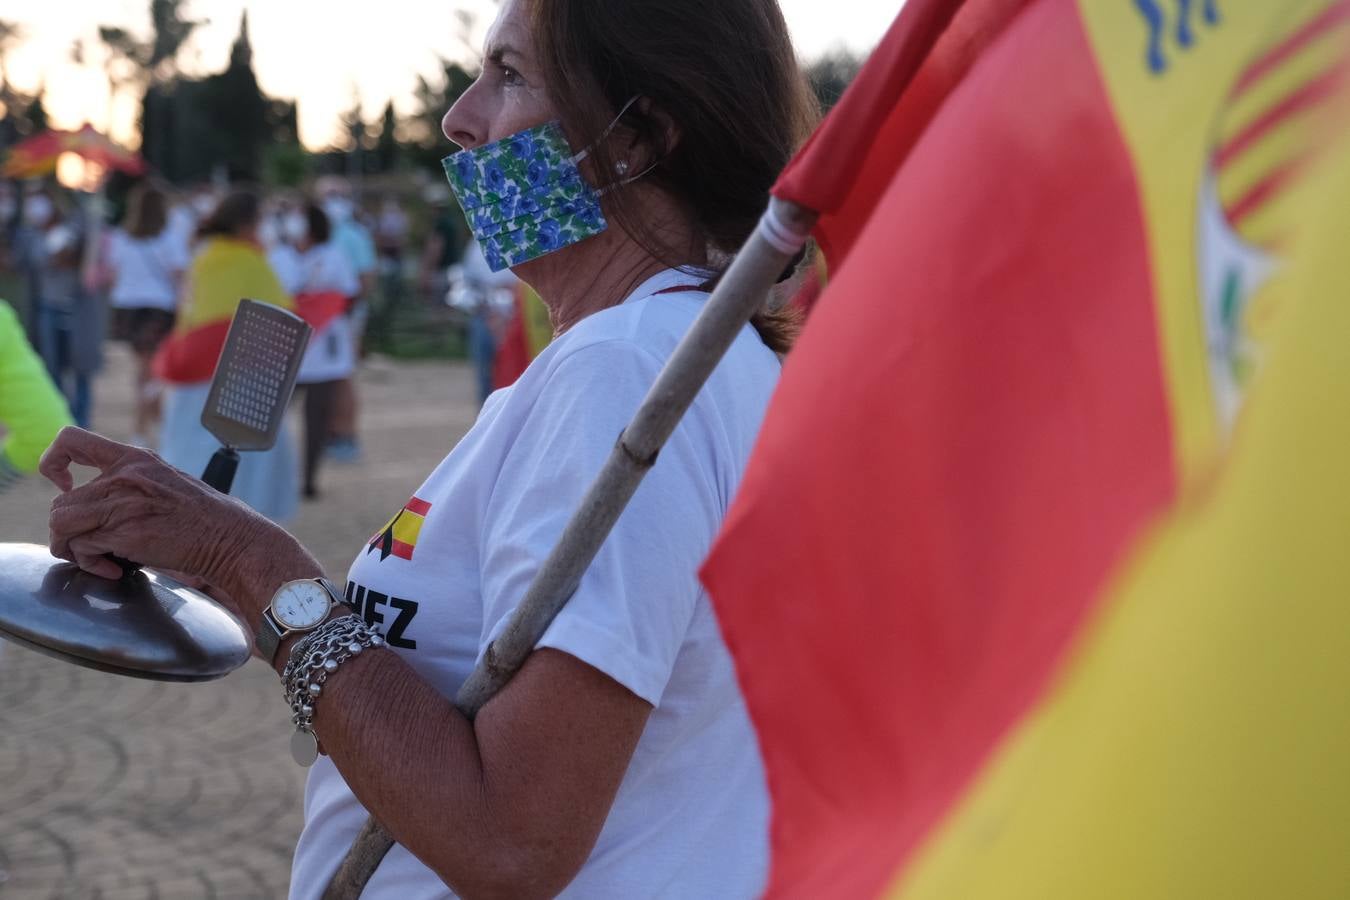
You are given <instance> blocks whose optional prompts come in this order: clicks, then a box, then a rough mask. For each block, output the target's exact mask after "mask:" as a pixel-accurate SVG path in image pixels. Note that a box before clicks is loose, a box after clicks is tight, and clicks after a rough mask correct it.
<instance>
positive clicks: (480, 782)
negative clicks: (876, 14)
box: [44, 0, 816, 900]
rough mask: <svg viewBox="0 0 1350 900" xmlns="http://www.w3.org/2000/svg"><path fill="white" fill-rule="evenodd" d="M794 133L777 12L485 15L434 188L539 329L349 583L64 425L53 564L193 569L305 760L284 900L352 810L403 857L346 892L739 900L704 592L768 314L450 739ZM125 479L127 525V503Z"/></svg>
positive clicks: (801, 134)
mask: <svg viewBox="0 0 1350 900" xmlns="http://www.w3.org/2000/svg"><path fill="white" fill-rule="evenodd" d="M815 116H816V108H815V104H814V101H813V100H812V97H811V94H810V91H809V88H808V87H807V85H806V82H805V79H804V78H803V76H802V73H801V71H800V69H799V68H798V65H797V62H796V55H795V53H794V52H793V48H792V45H791V42H790V40H789V38H788V32H787V27H786V25H785V23H784V21H783V17H782V13H781V12H780V10H779V8H778V6H777V4H776V3H775V2H774V0H505V2H503V3H502V4H501V6H500V7H499V13H498V16H497V19H496V21H495V23H494V24H493V26H492V28H491V29H490V31H489V33H488V36H487V46H486V52H485V54H484V60H483V70H482V73H481V75H480V76H479V77H478V79H477V80H476V81H475V82H474V83H473V85H472V86H471V87H470V88H469V89H468V90H467V91H466V92H465V93H464V94H463V96H462V97H460V99H459V100H458V101H457V102H456V104H455V106H454V108H453V109H451V110H450V111H449V113H448V114H447V115H446V117H445V120H444V123H443V129H444V131H445V133H446V135H447V136H448V137H449V138H450V139H451V140H452V141H454V142H455V143H456V144H458V145H459V146H460V147H462V148H463V149H462V150H461V151H459V152H458V153H455V154H452V155H451V156H449V157H448V158H447V159H446V161H445V170H446V173H447V177H448V178H449V181H450V183H451V185H452V187H453V189H454V191H455V193H456V195H457V196H458V198H459V200H460V203H461V205H462V206H463V208H464V209H465V211H466V213H467V215H468V219H469V224H470V226H471V228H472V229H473V232H474V234H475V237H476V238H477V240H478V241H479V243H480V245H481V246H482V248H483V251H484V255H485V257H486V259H487V262H488V265H489V266H490V267H491V268H494V269H502V268H510V269H511V270H512V271H513V272H514V273H515V274H516V275H517V276H518V277H519V278H520V279H522V280H523V281H524V282H526V283H527V284H529V285H531V286H532V287H533V288H534V289H536V290H537V291H538V293H539V295H540V296H541V297H542V298H543V301H544V302H545V304H547V306H548V309H549V313H550V317H551V319H552V322H553V327H554V331H555V333H556V337H555V338H554V340H553V341H552V342H551V343H550V344H549V346H548V347H547V348H545V349H544V350H543V352H541V353H540V354H539V356H538V357H536V358H535V359H534V360H533V361H532V362H531V363H530V365H529V367H528V368H527V369H526V370H525V372H524V374H523V375H521V377H520V378H519V379H518V380H517V381H516V382H515V383H514V384H513V385H511V386H510V387H508V388H503V389H501V390H498V391H497V392H495V393H494V394H493V395H492V396H491V397H490V398H488V402H487V403H486V404H485V405H484V406H483V409H482V411H481V412H480V414H479V416H478V419H477V421H476V422H475V423H474V425H473V427H472V428H471V429H470V430H469V432H468V433H467V434H466V435H465V436H464V437H463V438H462V439H461V440H460V441H459V442H458V443H457V444H456V445H455V446H454V447H453V448H447V449H448V450H449V452H448V454H447V455H446V456H445V458H444V459H443V461H442V462H441V463H440V464H439V465H438V466H437V467H436V469H435V470H434V471H433V472H432V473H431V474H430V475H429V476H428V477H427V478H426V480H425V481H424V482H423V483H422V484H421V485H420V486H419V487H418V488H417V489H416V490H415V491H414V493H413V496H412V497H411V498H407V499H406V501H405V499H404V498H403V497H396V498H391V503H390V510H389V512H390V518H389V519H388V521H387V523H386V524H385V525H384V526H382V527H381V528H379V529H378V530H377V531H376V532H375V533H374V534H373V535H372V537H371V538H370V540H369V541H368V542H366V543H364V544H363V545H362V546H360V547H359V548H356V549H357V555H356V558H355V560H354V562H353V563H352V565H351V567H350V569H349V570H348V571H347V574H346V586H345V590H344V589H343V588H340V587H338V586H335V585H331V584H329V583H327V582H325V581H322V580H321V579H322V578H323V576H324V575H325V573H324V571H323V570H322V568H321V567H320V566H319V564H318V563H317V562H316V561H315V560H314V559H313V557H312V556H310V555H309V553H308V552H306V551H305V550H304V548H303V547H301V546H300V544H299V543H298V542H297V541H296V540H295V539H294V538H292V537H291V536H290V535H288V534H286V532H284V531H283V530H281V529H280V528H277V527H275V526H273V525H271V524H270V523H267V522H265V521H262V520H260V519H259V518H257V517H254V516H251V515H250V514H249V513H248V512H247V510H244V509H242V508H240V507H238V506H236V505H231V504H230V503H229V501H228V500H226V499H223V498H217V497H213V496H212V495H211V494H210V493H209V491H207V490H205V489H203V488H202V487H200V486H199V485H198V484H197V483H196V482H194V481H192V480H191V479H187V478H184V477H182V476H181V475H179V474H178V473H177V472H175V471H174V470H172V469H170V468H168V467H165V466H163V465H162V464H160V463H158V462H157V461H155V460H154V459H151V458H148V457H143V456H138V455H136V451H133V450H130V449H128V448H125V447H123V446H122V445H120V444H116V443H113V442H111V441H107V440H105V439H103V438H99V437H97V436H94V435H88V434H85V433H82V432H78V431H69V432H66V433H63V435H62V436H61V437H60V438H58V439H57V442H56V444H55V445H54V447H53V449H52V451H50V453H49V454H48V457H47V461H46V462H45V463H44V471H45V472H46V473H47V474H48V475H49V476H50V477H52V478H53V479H54V480H55V481H56V482H57V484H58V485H60V486H62V487H63V488H69V487H70V479H69V474H68V473H67V466H68V463H69V462H71V461H75V462H81V463H87V464H93V465H95V466H96V467H98V468H100V469H103V470H106V471H111V472H114V473H116V476H117V477H116V478H115V479H113V480H109V481H104V480H102V479H95V481H94V482H92V484H91V485H89V486H85V487H80V488H75V489H72V490H70V491H69V492H68V493H66V494H64V495H63V496H62V497H60V498H58V499H57V501H56V502H55V503H54V505H53V511H52V517H51V527H52V535H53V552H54V553H55V554H56V555H57V556H61V557H63V558H67V559H74V560H75V561H77V562H78V563H79V564H80V565H81V566H84V567H86V568H89V569H90V570H92V571H96V572H102V573H107V574H115V567H113V566H111V565H110V564H109V563H108V562H107V561H106V560H105V559H104V558H103V557H102V556H101V554H102V553H104V552H108V551H112V552H115V553H118V554H120V555H123V556H126V557H128V558H135V559H138V560H144V561H146V562H147V563H148V564H152V565H162V566H165V567H167V568H171V569H174V570H176V571H182V572H187V573H189V574H192V575H196V576H200V577H201V578H204V579H205V580H206V581H207V582H208V583H209V584H210V585H212V589H213V590H215V591H216V592H217V593H218V594H219V595H220V596H221V597H222V602H225V603H227V604H228V605H230V606H231V608H232V609H234V610H235V612H236V613H237V614H238V615H239V616H240V618H241V619H242V620H243V621H244V622H246V623H247V624H248V626H249V627H250V628H251V629H254V630H255V633H256V635H257V655H258V656H259V657H260V658H262V659H263V660H265V661H266V662H268V663H269V664H270V665H272V666H273V667H274V668H275V670H276V671H277V672H278V673H279V674H282V675H283V676H284V677H283V683H282V690H283V692H284V693H285V695H286V697H287V698H288V701H289V702H290V703H291V704H292V709H293V711H294V715H295V719H294V721H295V723H296V728H295V730H294V731H293V733H292V752H293V754H294V755H295V757H296V759H297V761H299V762H303V763H306V764H310V763H312V764H313V768H312V769H311V773H310V778H309V783H308V786H307V789H306V797H305V827H304V831H303V833H302V835H301V838H300V844H299V847H298V848H297V851H296V855H295V861H294V867H293V874H292V879H291V896H292V897H293V898H296V900H310V898H318V897H320V896H321V895H322V894H323V891H324V887H325V885H326V884H327V883H328V881H329V879H330V877H331V876H332V875H333V874H334V872H335V871H336V870H337V868H338V866H339V863H340V861H341V859H342V857H343V854H344V851H345V850H346V848H347V846H348V845H349V844H350V842H351V840H352V838H353V836H354V835H356V834H357V832H358V831H359V830H360V828H361V826H362V823H363V822H364V820H365V818H366V816H367V812H369V813H370V814H371V815H373V816H374V817H375V818H377V819H378V820H379V821H380V822H381V823H383V824H384V825H385V826H386V827H387V828H388V830H389V832H390V833H391V834H393V835H395V836H396V837H397V840H398V843H397V844H396V845H395V846H394V847H393V848H392V849H391V850H390V851H389V853H388V854H387V855H386V856H385V857H384V858H383V861H382V862H381V864H380V865H379V868H378V869H377V871H376V872H375V874H374V878H373V879H372V880H371V881H370V882H369V884H368V885H367V886H366V887H365V890H364V893H363V894H362V896H364V897H368V898H400V900H402V898H444V897H451V896H465V897H486V896H492V897H520V898H527V897H549V896H555V895H561V896H564V897H575V898H602V900H605V898H615V900H618V898H625V900H626V898H642V897H679V898H703V897H717V898H749V897H755V896H758V895H759V894H760V893H761V892H762V890H763V889H764V887H765V885H764V879H765V876H766V872H767V862H768V854H769V836H768V833H767V829H768V820H769V798H768V794H767V789H766V785H765V775H764V768H763V764H762V761H761V759H760V757H759V751H758V748H757V743H756V739H755V733H754V730H753V728H752V727H751V724H750V721H749V719H748V716H747V713H746V708H745V703H744V700H743V698H742V696H741V693H740V689H739V686H738V683H737V678H736V673H735V670H734V667H733V665H732V661H731V657H730V654H729V653H728V651H727V648H726V646H725V644H724V643H723V640H722V636H721V633H720V631H719V628H718V623H717V618H716V615H715V612H714V610H713V608H712V605H711V603H710V602H709V599H708V597H707V596H706V594H705V593H704V592H703V590H702V589H701V587H700V586H699V582H698V580H697V574H696V573H697V570H698V567H699V565H700V563H701V561H702V560H703V558H704V556H705V554H706V552H707V549H708V547H709V545H710V543H711V541H712V539H713V536H714V535H715V534H716V533H717V531H718V529H719V527H720V526H721V524H722V521H723V518H724V516H725V515H726V511H727V506H728V503H729V502H730V500H731V497H732V495H733V494H734V492H735V491H736V488H737V485H738V483H739V482H740V480H741V477H742V474H743V471H744V468H745V465H746V461H747V459H748V457H749V454H750V449H751V446H752V444H753V442H754V440H755V437H756V433H757V431H758V429H759V426H760V422H761V421H762V418H763V416H764V413H765V409H766V407H767V404H768V401H769V397H770V394H771V393H772V391H773V389H774V386H775V383H776V381H777V377H778V373H779V370H780V362H779V355H778V354H779V353H781V352H783V351H785V350H786V349H787V348H788V346H789V345H790V343H791V341H792V337H793V331H794V324H795V320H794V318H793V314H792V313H791V312H786V311H784V312H765V313H761V314H759V315H757V316H756V317H755V319H754V320H753V323H752V324H749V325H746V326H745V328H744V329H743V330H742V331H741V332H740V333H738V334H737V336H736V337H735V339H734V340H733V341H732V343H731V345H730V347H729V349H728V351H727V353H726V355H725V357H724V358H723V359H722V361H721V363H720V365H719V366H718V368H717V369H716V370H715V371H714V372H713V374H712V375H711V377H710V378H709V380H708V381H707V383H706V384H705V385H704V386H703V388H702V389H701V391H700V393H699V396H698V398H697V399H696V400H695V402H694V404H693V406H692V407H691V408H690V410H689V412H688V413H687V414H686V416H685V417H684V419H683V420H682V421H681V422H680V424H679V426H678V427H677V428H676V429H675V431H674V433H673V434H672V436H671V438H670V440H669V441H668V442H667V443H666V444H665V446H664V447H663V448H662V450H661V453H660V456H659V458H657V459H656V460H655V463H654V465H653V467H652V469H651V471H650V473H649V474H648V475H647V476H646V478H645V479H644V480H643V482H642V483H641V485H640V486H639V487H638V489H637V492H636V494H635V495H634V496H633V498H632V501H631V503H630V505H629V506H628V507H627V509H626V510H625V512H624V514H623V516H622V517H621V518H620V519H619V521H618V523H617V524H616V526H615V528H614V530H613V532H612V533H611V534H610V535H609V536H608V538H607V539H606V540H605V542H604V544H603V546H602V547H601V549H600V551H599V554H598V555H597V556H596V558H595V561H594V562H593V563H592V564H591V566H590V567H589V568H588V569H587V571H586V572H585V574H584V576H583V577H582V578H581V580H580V582H579V584H578V585H577V588H576V591H575V593H574V594H573V595H572V597H571V599H570V600H569V601H568V603H567V605H566V606H565V607H564V608H563V609H562V611H561V612H560V613H559V614H558V616H557V618H556V619H555V620H554V621H553V622H552V624H551V626H550V627H549V628H548V630H547V631H546V632H545V633H544V635H543V638H542V639H541V640H540V641H539V642H538V644H537V645H536V646H535V648H534V650H533V652H532V653H531V655H530V656H529V658H528V659H527V660H526V661H525V664H524V666H523V668H522V669H521V670H520V671H519V672H518V673H516V674H515V676H514V677H513V678H512V680H511V681H510V683H509V684H507V685H506V686H505V687H504V688H503V689H502V690H501V691H500V692H499V693H498V694H497V695H496V696H495V697H494V698H493V699H492V700H491V701H490V702H488V703H487V704H486V706H484V707H483V708H482V710H481V711H480V712H479V713H478V715H477V717H476V718H474V719H473V720H472V721H470V720H469V719H467V718H465V717H464V716H463V715H461V714H460V713H459V712H458V711H457V710H456V708H455V706H454V705H453V703H452V702H451V699H450V698H452V697H454V696H455V693H456V691H457V690H458V688H459V687H460V686H461V684H462V683H463V682H464V680H465V678H466V677H467V675H468V674H469V672H470V671H471V670H472V669H473V667H474V665H475V662H476V661H477V660H478V659H479V658H480V657H483V656H484V655H485V654H488V653H489V648H490V647H491V644H492V641H493V640H494V639H495V638H497V637H498V636H499V635H500V634H501V631H502V629H503V628H504V627H505V624H506V623H507V621H508V619H509V617H510V615H511V613H512V611H513V610H514V609H515V608H516V606H517V605H518V604H519V603H520V601H521V598H522V596H523V595H524V593H525V591H526V589H527V587H528V585H530V583H531V580H532V579H533V577H534V576H535V574H536V573H537V572H538V571H539V570H540V567H541V566H542V564H543V561H544V559H545V558H546V557H547V555H548V554H549V553H550V551H551V550H552V549H553V547H554V546H555V543H556V542H557V540H558V537H559V535H560V533H561V531H562V529H563V527H564V524H565V523H566V522H567V521H568V519H569V517H570V516H571V514H572V512H573V511H574V509H576V508H577V506H578V504H579V503H580V502H581V498H582V497H583V495H584V494H585V492H586V490H587V488H588V487H589V485H590V484H591V482H592V480H593V478H594V477H595V475H596V474H597V472H598V471H599V470H600V469H601V467H602V466H603V464H604V461H605V460H606V459H607V458H608V457H609V455H610V452H611V450H612V448H613V446H614V441H615V437H616V435H618V434H619V433H620V432H621V431H622V429H623V428H624V427H625V426H626V425H627V424H628V423H629V420H630V418H631V416H632V415H633V413H634V411H635V410H636V409H637V408H638V406H639V405H640V403H641V401H642V399H643V397H644V396H645V395H646V394H647V392H648V390H649V389H650V388H651V386H652V384H653V381H654V379H655V378H656V376H657V374H658V372H659V371H660V369H661V367H662V365H663V364H664V363H665V361H666V360H667V359H668V358H669V357H670V355H671V353H672V352H673V350H674V348H675V346H676V345H677V343H678V342H679V341H680V340H681V338H682V337H683V336H684V335H685V334H686V333H687V331H688V329H689V327H690V325H691V323H692V322H693V321H694V320H695V318H696V317H697V316H698V315H699V313H700V312H701V310H702V309H703V308H704V306H705V304H706V301H707V298H708V291H709V289H710V286H711V284H712V283H713V282H715V281H716V280H717V279H718V278H719V277H720V274H721V273H722V272H723V271H725V266H726V265H727V264H728V260H729V258H730V257H731V256H732V255H733V254H734V253H736V252H737V250H738V249H739V248H740V246H741V245H742V244H743V242H744V241H745V240H746V239H747V238H748V237H749V235H750V234H751V232H752V230H753V229H754V228H755V226H756V223H757V221H758V220H759V217H760V215H761V213H762V211H763V209H764V207H765V205H766V204H767V202H768V198H769V189H770V187H771V185H772V184H773V182H774V180H775V178H776V177H777V175H778V173H779V171H780V170H781V168H782V167H783V166H784V165H785V164H786V163H787V161H788V160H789V159H790V158H791V155H792V153H793V152H794V150H795V149H796V147H797V146H798V145H799V143H800V142H801V141H802V140H804V138H805V136H806V134H807V133H808V132H809V130H810V128H811V127H812V125H813V123H814V119H815ZM714 173H715V174H714ZM787 274H790V273H785V276H786V275H787ZM121 483H131V484H134V488H119V487H118V485H119V484H121ZM133 490H134V491H135V492H136V496H138V497H141V496H144V497H146V498H148V499H149V501H150V504H151V505H152V506H153V507H154V510H155V511H154V512H153V513H152V514H149V515H141V516H137V517H136V518H134V519H132V518H129V517H127V515H126V514H125V513H124V512H122V511H121V510H122V507H121V506H119V503H122V502H123V501H124V499H125V498H126V497H128V496H131V492H132V491H133ZM200 523H210V524H209V526H205V527H204V526H203V525H202V524H200ZM330 574H331V573H330ZM315 579H320V580H315ZM299 609H303V612H297V610H299ZM320 751H322V752H323V754H324V755H322V756H321V755H320Z"/></svg>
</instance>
